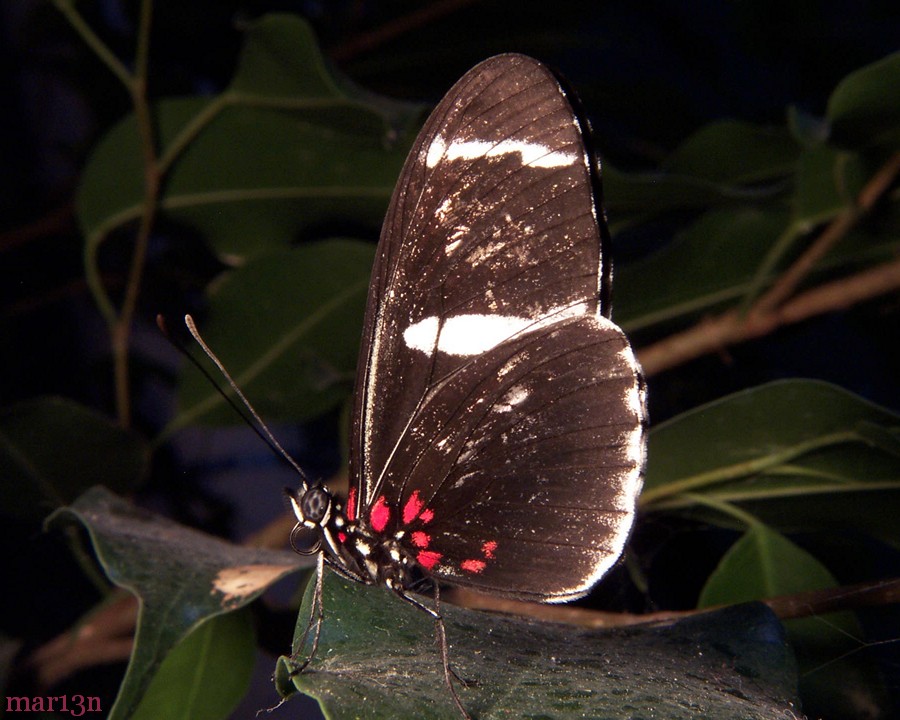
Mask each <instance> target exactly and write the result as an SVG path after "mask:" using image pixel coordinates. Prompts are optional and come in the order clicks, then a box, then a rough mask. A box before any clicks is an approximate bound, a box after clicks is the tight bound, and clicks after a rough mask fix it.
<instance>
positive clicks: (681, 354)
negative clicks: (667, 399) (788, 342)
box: [637, 260, 900, 375]
mask: <svg viewBox="0 0 900 720" xmlns="http://www.w3.org/2000/svg"><path fill="white" fill-rule="evenodd" d="M896 290H900V260H895V261H893V262H890V263H887V264H885V265H879V266H877V267H874V268H871V269H869V270H864V271H863V272H860V273H858V274H856V275H852V276H850V277H847V278H843V279H841V280H836V281H834V282H831V283H826V284H824V285H820V286H819V287H817V288H814V289H812V290H809V291H807V292H805V293H802V294H800V295H797V296H796V297H795V298H794V299H793V300H790V301H788V302H786V303H785V304H784V305H782V306H781V307H780V308H775V309H774V310H771V311H769V312H762V313H761V312H757V311H756V310H755V309H753V310H751V311H750V312H749V313H748V314H747V315H741V313H740V312H739V311H737V310H730V311H729V312H726V313H724V314H723V315H720V316H718V317H716V318H710V319H707V320H703V321H701V322H700V323H699V324H697V325H695V326H694V327H692V328H690V329H688V330H685V331H684V332H681V333H677V334H675V335H672V336H671V337H668V338H666V339H665V340H661V341H660V342H658V343H654V344H653V345H649V346H647V347H645V348H643V349H641V350H639V351H638V353H637V355H638V360H639V361H640V363H641V367H643V369H644V373H645V374H646V375H654V374H656V373H660V372H663V371H664V370H669V369H670V368H673V367H676V366H678V365H681V364H682V363H685V362H688V361H690V360H694V359H696V358H698V357H701V356H702V355H706V354H708V353H712V352H718V351H720V350H722V349H723V348H725V347H726V346H728V345H734V344H737V343H740V342H744V341H746V340H752V339H755V338H759V337H762V336H764V335H768V334H769V333H771V332H774V331H775V330H777V329H778V328H780V327H783V326H785V325H790V324H792V323H797V322H800V321H801V320H807V319H809V318H811V317H815V316H816V315H822V314H824V313H828V312H833V311H835V310H842V309H845V308H848V307H851V306H853V305H855V304H857V303H859V302H862V301H864V300H871V299H872V298H875V297H879V296H881V295H885V294H887V293H889V292H892V291H896Z"/></svg>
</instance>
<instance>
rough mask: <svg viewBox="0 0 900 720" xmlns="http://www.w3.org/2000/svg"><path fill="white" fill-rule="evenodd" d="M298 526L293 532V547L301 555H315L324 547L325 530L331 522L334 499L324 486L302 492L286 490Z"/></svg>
mask: <svg viewBox="0 0 900 720" xmlns="http://www.w3.org/2000/svg"><path fill="white" fill-rule="evenodd" d="M284 492H285V494H286V495H287V498H288V501H289V502H290V504H291V509H292V510H293V511H294V515H295V516H296V518H297V524H296V525H294V529H293V530H292V531H291V547H292V548H293V549H294V550H295V551H296V552H298V553H300V554H301V555H314V554H315V553H317V552H318V551H319V549H320V548H321V545H322V531H323V528H324V527H325V526H326V525H327V524H328V522H329V521H330V520H331V514H332V510H333V509H334V498H333V497H332V495H331V493H330V492H329V491H328V489H327V488H326V487H324V486H322V485H313V486H312V487H307V486H306V485H303V486H302V487H301V488H300V490H293V489H291V488H285V489H284Z"/></svg>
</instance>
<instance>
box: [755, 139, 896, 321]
mask: <svg viewBox="0 0 900 720" xmlns="http://www.w3.org/2000/svg"><path fill="white" fill-rule="evenodd" d="M898 172H900V153H895V154H894V155H892V156H891V157H890V158H889V159H888V161H887V162H886V163H885V164H884V165H882V167H881V168H880V169H879V170H878V172H877V173H875V175H873V176H872V178H871V179H870V180H869V182H867V183H866V185H865V187H864V188H863V189H862V190H861V191H860V193H859V197H858V198H857V200H856V203H855V204H854V205H851V206H849V207H847V208H845V209H844V210H843V211H842V212H840V213H838V215H837V216H836V217H835V218H834V219H833V220H832V221H831V222H830V223H829V224H828V226H827V227H826V228H825V230H823V231H822V234H821V235H819V237H818V238H817V239H816V241H815V242H814V243H813V244H812V245H810V247H809V248H807V249H806V251H805V252H804V253H803V254H802V255H801V256H800V257H799V258H797V260H796V261H795V262H794V264H793V265H791V267H789V268H788V269H787V270H786V271H785V272H784V273H783V274H782V275H781V277H780V278H778V280H777V281H776V282H775V284H774V285H772V287H771V288H770V289H769V290H768V292H766V293H764V294H763V295H762V297H760V298H759V300H757V302H756V303H755V305H754V309H755V310H757V311H759V312H768V311H769V310H772V309H774V308H775V307H777V306H778V305H780V304H781V303H783V302H784V301H785V300H787V298H789V297H790V296H791V295H792V294H793V293H794V291H795V290H796V289H797V287H799V285H800V283H801V282H802V281H803V278H805V277H806V276H807V275H809V273H810V272H811V271H812V269H813V268H814V267H815V265H816V263H818V262H819V260H821V259H822V258H823V257H825V255H826V254H827V253H828V251H829V250H831V248H832V247H834V246H835V245H836V244H837V243H838V242H839V241H840V239H841V238H843V237H844V236H845V235H846V234H847V233H848V232H849V231H850V230H851V228H853V226H854V225H856V223H857V222H858V221H859V219H860V218H861V217H863V216H864V215H865V214H866V213H868V212H869V211H871V209H872V208H873V207H874V205H875V203H876V202H877V201H878V199H879V198H881V196H882V195H884V193H885V192H887V190H888V189H889V188H890V186H891V184H892V183H893V182H894V180H895V179H896V177H897V173H898Z"/></svg>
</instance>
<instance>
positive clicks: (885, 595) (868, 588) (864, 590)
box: [441, 579, 900, 628]
mask: <svg viewBox="0 0 900 720" xmlns="http://www.w3.org/2000/svg"><path fill="white" fill-rule="evenodd" d="M445 594H446V595H447V596H448V597H447V599H448V600H449V601H450V602H453V603H454V604H457V605H463V606H465V607H468V608H474V609H476V610H488V611H491V612H502V613H507V614H510V615H524V616H526V617H533V618H536V619H538V620H543V621H546V622H561V623H567V624H570V625H581V626H583V627H593V628H600V627H621V626H625V625H640V624H644V623H669V622H674V621H675V620H678V619H679V618H682V617H686V616H689V615H700V614H702V613H705V612H710V611H712V610H717V609H719V608H721V607H725V606H723V605H718V606H715V607H708V608H702V609H699V610H667V611H662V612H655V613H646V614H634V613H617V612H602V611H597V610H589V609H588V608H581V607H571V606H567V605H545V604H543V603H532V602H524V601H522V600H509V599H507V598H501V597H497V596H495V595H485V594H482V593H477V592H474V591H472V590H466V589H462V588H453V589H451V590H450V591H448V592H447V593H443V592H442V593H441V598H442V599H444V595H445ZM760 602H762V603H764V604H766V605H768V606H769V608H770V609H771V610H772V612H774V613H775V615H776V616H777V617H778V618H779V619H780V620H792V619H796V618H808V617H816V616H819V615H826V614H828V613H833V612H840V611H844V610H856V609H859V608H861V607H882V606H886V605H894V604H896V603H898V602H900V579H890V580H879V581H876V582H870V583H859V584H857V585H848V586H846V587H836V588H826V589H824V590H810V591H807V592H800V593H794V594H791V595H778V596H776V597H772V598H765V599H762V600H760Z"/></svg>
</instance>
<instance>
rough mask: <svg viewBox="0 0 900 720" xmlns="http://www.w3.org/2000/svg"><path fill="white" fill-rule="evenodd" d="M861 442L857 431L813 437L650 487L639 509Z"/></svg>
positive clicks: (644, 494) (645, 508)
mask: <svg viewBox="0 0 900 720" xmlns="http://www.w3.org/2000/svg"><path fill="white" fill-rule="evenodd" d="M859 440H860V436H859V433H857V432H855V431H842V432H836V433H830V434H828V435H822V436H820V437H816V438H812V439H810V440H807V441H805V442H801V443H797V444H796V445H792V446H790V447H787V448H785V449H783V450H780V451H779V452H775V453H771V454H769V455H766V456H765V457H761V458H757V459H755V460H749V461H747V462H741V463H735V464H734V465H726V466H725V467H720V468H716V469H715V470H710V471H709V472H704V473H699V474H697V475H691V476H689V477H686V478H683V479H681V480H675V481H673V482H670V483H666V484H665V485H663V486H662V487H656V488H650V489H649V490H645V491H644V492H643V493H641V497H640V500H639V502H640V506H641V508H642V509H643V510H648V509H652V505H653V504H654V503H657V502H659V501H660V500H663V499H666V498H670V497H672V496H674V495H681V494H683V493H686V492H689V491H691V490H697V489H701V488H708V487H710V486H712V485H718V484H720V483H724V482H727V481H729V480H736V479H738V478H741V477H746V476H748V475H753V474H756V473H760V472H763V471H764V470H768V469H770V468H772V467H776V466H778V465H782V464H784V463H785V462H787V461H789V460H793V459H794V458H797V457H800V456H801V455H805V454H806V453H809V452H812V451H813V450H818V449H819V448H823V447H828V446H829V445H836V444H839V443H848V442H857V441H859Z"/></svg>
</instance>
